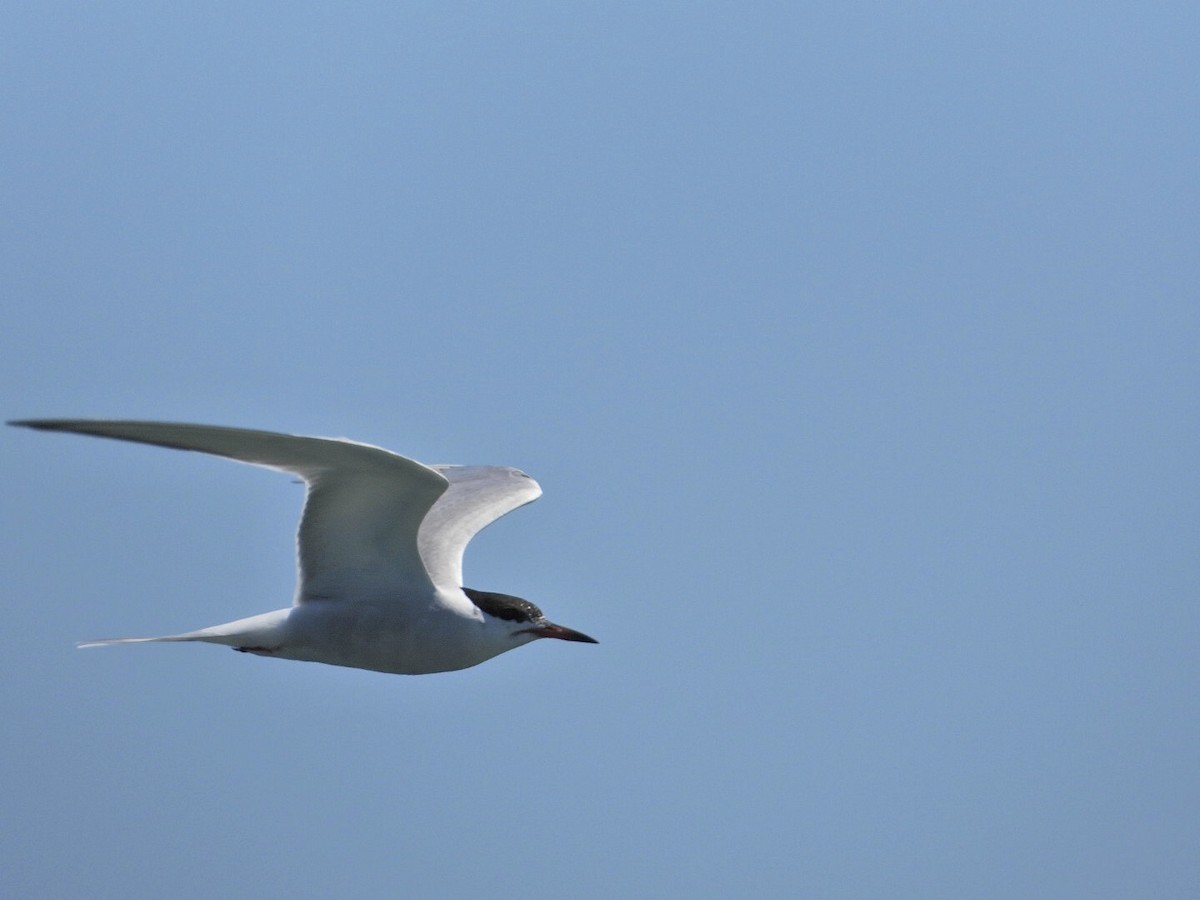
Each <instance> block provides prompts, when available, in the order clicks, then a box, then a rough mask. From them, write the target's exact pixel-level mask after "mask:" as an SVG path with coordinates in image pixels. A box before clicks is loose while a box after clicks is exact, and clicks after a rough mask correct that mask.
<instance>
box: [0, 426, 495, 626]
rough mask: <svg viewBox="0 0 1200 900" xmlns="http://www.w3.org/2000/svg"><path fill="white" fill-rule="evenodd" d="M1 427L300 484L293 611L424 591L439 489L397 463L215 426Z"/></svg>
mask: <svg viewBox="0 0 1200 900" xmlns="http://www.w3.org/2000/svg"><path fill="white" fill-rule="evenodd" d="M9 424H12V425H22V426H25V427H28V428H36V429H39V430H42V431H68V432H74V433H76V434H88V435H94V436H96V437H107V438H115V439H118V440H124V441H135V442H138V443H143V444H154V445H156V446H159V447H170V448H173V449H176V450H195V451H199V452H201V453H211V454H214V455H216V456H224V457H227V458H229V459H234V460H238V461H239V462H245V463H251V464H253V465H258V466H266V467H267V468H271V469H278V470H280V471H283V472H289V473H291V474H293V475H297V476H299V477H300V478H302V479H304V482H305V483H306V484H307V486H308V494H307V497H306V499H305V503H304V513H303V515H302V516H301V519H300V531H299V535H298V555H299V565H300V584H299V586H298V588H297V592H296V602H297V603H303V602H305V601H308V600H314V599H331V600H358V601H380V600H388V599H392V598H394V597H395V595H396V592H398V591H404V590H405V589H425V590H428V588H429V587H430V586H431V581H430V578H429V575H428V574H427V572H426V570H425V566H424V564H423V562H422V559H421V554H420V551H419V550H418V547H417V533H418V531H419V529H420V526H421V521H422V519H424V518H425V515H426V513H427V512H429V510H430V508H431V507H432V506H433V505H434V503H435V501H436V500H437V499H438V497H440V496H441V495H442V494H443V492H445V491H446V488H447V479H446V478H444V477H443V476H442V475H440V474H438V473H437V472H436V471H434V470H433V469H431V468H429V467H428V466H424V465H422V464H421V463H419V462H416V461H414V460H411V459H407V458H406V457H403V456H400V455H398V454H396V453H392V452H390V451H388V450H384V449H382V448H380V447H372V446H370V445H369V444H360V443H356V442H354V441H348V440H344V439H339V438H316V437H301V436H297V435H290V434H277V433H275V432H270V431H256V430H252V429H246V428H225V427H221V426H216V425H185V424H177V423H169V422H128V421H116V420H87V419H34V420H25V421H18V422H11V423H9ZM480 527H482V526H480Z"/></svg>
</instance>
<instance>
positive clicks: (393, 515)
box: [9, 419, 597, 675]
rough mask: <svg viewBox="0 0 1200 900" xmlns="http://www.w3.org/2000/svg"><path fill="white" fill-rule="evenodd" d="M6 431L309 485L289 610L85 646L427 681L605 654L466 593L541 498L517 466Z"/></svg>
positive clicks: (242, 441) (268, 439)
mask: <svg viewBox="0 0 1200 900" xmlns="http://www.w3.org/2000/svg"><path fill="white" fill-rule="evenodd" d="M9 424H10V425H18V426H21V427H24V428H36V429H38V430H41V431H67V432H73V433H75V434H86V435H93V436H95V437H106V438H115V439H117V440H122V441H135V442H137V443H142V444H154V445H156V446H159V447H170V448H173V449H176V450H196V451H199V452H201V453H211V454H214V455H216V456H223V457H227V458H229V459H233V460H237V461H239V462H244V463H250V464H252V465H256V466H263V467H265V468H268V469H276V470H279V471H282V472H287V473H289V474H291V475H295V476H298V477H299V478H301V479H302V480H303V481H304V483H305V485H306V486H307V492H306V496H305V501H304V512H303V513H302V514H301V517H300V530H299V534H298V536H297V554H298V557H299V577H298V583H297V586H296V594H295V598H294V600H293V603H292V605H291V606H290V607H288V608H286V609H277V610H275V611H273V612H266V613H261V614H260V615H257V616H250V617H248V618H245V619H238V620H237V621H234V622H227V623H225V624H224V625H214V626H212V627H211V628H202V629H200V630H199V631H189V632H185V633H183V634H171V635H164V636H161V637H140V638H113V639H108V640H100V641H88V642H84V643H81V644H80V645H79V646H81V647H93V646H102V645H108V644H134V643H146V642H152V641H204V642H207V643H210V644H224V645H226V646H229V647H232V648H233V649H235V650H239V651H241V652H243V653H254V654H257V655H258V656H271V657H277V658H279V659H296V660H303V661H307V662H321V663H327V664H329V665H334V666H349V667H352V668H357V669H370V670H373V671H377V672H388V673H394V674H398V675H424V674H428V673H431V672H450V671H454V670H457V669H466V668H469V667H470V666H474V665H478V664H479V663H481V662H484V661H485V660H488V659H491V658H492V657H493V656H498V655H499V654H501V653H504V652H506V651H508V650H512V649H515V648H516V647H520V646H522V645H524V644H528V643H529V642H531V641H535V640H537V639H538V638H558V639H559V640H564V641H580V642H584V643H589V644H594V643H597V642H596V641H595V640H594V639H592V638H590V637H588V636H587V635H586V634H582V633H580V632H578V631H573V630H571V629H570V628H564V627H562V626H561V625H555V624H554V623H553V622H550V621H548V620H547V619H546V617H545V616H544V615H542V611H541V610H540V609H538V608H537V607H536V606H534V605H533V604H532V603H530V602H529V601H528V600H522V599H521V598H520V597H513V596H510V595H508V594H497V593H492V592H490V591H478V590H474V589H472V588H467V587H463V586H462V557H463V551H464V550H465V549H466V546H467V543H468V542H469V541H470V540H471V538H472V537H474V536H475V535H476V534H477V533H478V532H479V530H480V529H481V528H483V527H485V526H486V525H488V524H490V523H491V522H494V521H495V520H496V519H498V518H500V517H501V516H503V515H504V514H505V513H508V512H511V511H512V510H514V509H516V508H517V507H519V506H524V505H525V504H526V503H530V502H532V501H534V500H536V499H537V498H538V497H540V496H541V494H542V489H541V488H540V487H539V486H538V483H537V482H536V481H534V480H533V479H532V478H530V477H529V476H528V475H526V474H525V473H524V472H522V471H520V470H518V469H511V468H507V467H502V466H447V465H436V466H427V465H423V464H421V463H419V462H416V461H415V460H411V459H408V458H406V457H403V456H400V455H399V454H396V453H392V452H391V451H389V450H384V449H383V448H381V447H374V446H371V445H370V444H361V443H358V442H356V441H351V440H347V439H344V438H321V437H301V436H297V435H291V434H278V433H275V432H270V431H255V430H251V429H246V428H226V427H222V426H216V425H184V424H175V423H170V422H133V421H117V420H93V419H25V420H20V421H13V422H9Z"/></svg>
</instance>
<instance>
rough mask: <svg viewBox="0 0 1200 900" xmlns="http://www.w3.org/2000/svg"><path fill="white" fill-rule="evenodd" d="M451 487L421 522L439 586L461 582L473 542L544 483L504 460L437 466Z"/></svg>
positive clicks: (426, 555)
mask: <svg viewBox="0 0 1200 900" xmlns="http://www.w3.org/2000/svg"><path fill="white" fill-rule="evenodd" d="M430 468H432V469H435V470H436V471H437V472H439V473H440V474H441V475H442V476H443V477H445V479H446V480H447V481H449V482H450V487H449V488H447V489H446V493H444V494H442V496H441V497H439V498H438V500H437V502H436V503H434V504H433V508H432V509H430V510H429V512H428V513H427V514H426V516H425V521H424V522H422V523H421V531H420V533H419V534H418V536H417V545H418V547H419V548H420V551H421V559H422V560H423V561H424V563H425V571H427V572H428V573H429V578H430V580H431V581H432V582H433V583H434V584H435V585H437V586H438V587H453V588H457V587H461V586H462V583H463V579H462V558H463V551H464V550H465V549H466V547H467V542H468V541H470V540H471V538H473V537H474V536H475V535H476V534H477V533H478V532H479V530H480V529H481V528H484V527H485V526H487V525H490V524H491V523H492V522H495V521H496V520H497V519H498V518H500V517H501V516H502V515H504V514H505V513H508V512H512V511H513V510H514V509H516V508H517V507H518V506H524V505H525V504H526V503H532V502H533V501H534V500H536V499H537V498H538V497H540V496H542V489H541V488H540V487H539V486H538V483H537V482H536V481H534V480H533V479H532V478H530V477H529V476H528V475H526V474H525V473H524V472H522V471H520V470H519V469H509V468H505V467H502V466H431V467H430Z"/></svg>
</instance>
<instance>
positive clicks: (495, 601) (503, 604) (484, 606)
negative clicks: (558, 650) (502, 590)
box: [463, 588, 599, 644]
mask: <svg viewBox="0 0 1200 900" xmlns="http://www.w3.org/2000/svg"><path fill="white" fill-rule="evenodd" d="M463 593H464V594H466V595H467V597H468V598H469V599H470V601H471V602H472V603H474V604H475V605H476V606H477V607H479V610H480V612H482V613H483V615H484V616H485V617H486V618H487V619H488V620H491V621H492V622H493V623H496V624H501V623H502V624H503V625H504V626H505V627H506V628H507V629H508V632H509V635H510V636H511V637H512V638H513V639H514V640H517V641H519V642H520V643H528V642H529V641H533V640H537V639H538V638H558V639H559V640H560V641H580V642H581V643H585V644H597V643H599V641H597V640H596V639H595V638H590V637H588V636H587V635H586V634H583V633H582V632H579V631H575V630H574V629H571V628H564V627H563V626H562V625H555V624H554V623H553V622H551V621H550V620H549V619H547V618H546V617H545V616H544V615H543V614H542V611H541V610H540V609H538V608H537V606H535V605H534V604H532V603H530V602H529V601H528V600H522V599H521V598H520V597H513V596H511V595H510V594H495V593H492V592H491V591H477V590H475V589H473V588H463Z"/></svg>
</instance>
